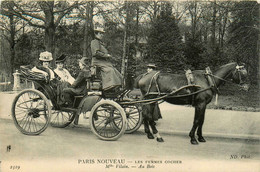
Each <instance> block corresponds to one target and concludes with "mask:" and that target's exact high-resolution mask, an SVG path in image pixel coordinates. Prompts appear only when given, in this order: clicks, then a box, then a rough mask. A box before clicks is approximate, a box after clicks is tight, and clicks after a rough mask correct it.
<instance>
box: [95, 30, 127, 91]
mask: <svg viewBox="0 0 260 172" xmlns="http://www.w3.org/2000/svg"><path fill="white" fill-rule="evenodd" d="M94 32H95V39H94V40H92V41H91V52H92V63H91V65H92V66H98V67H101V77H102V86H103V90H105V91H106V90H111V89H113V88H116V87H119V86H121V85H122V82H123V78H122V75H121V74H120V73H119V71H118V70H116V69H115V68H114V67H113V65H112V63H111V60H112V59H113V57H112V56H111V55H110V54H108V51H107V49H106V48H105V46H104V43H103V42H102V41H101V39H102V38H103V34H104V30H103V29H102V28H97V29H95V30H94Z"/></svg>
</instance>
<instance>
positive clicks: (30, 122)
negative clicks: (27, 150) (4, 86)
mask: <svg viewBox="0 0 260 172" xmlns="http://www.w3.org/2000/svg"><path fill="white" fill-rule="evenodd" d="M50 115H51V105H50V103H49V100H48V99H47V98H46V97H45V95H44V94H43V93H41V92H40V91H38V90H32V89H28V90H23V91H22V92H20V93H19V94H18V95H17V96H16V97H15V99H14V101H13V105H12V118H13V120H14V124H15V126H16V127H17V129H18V130H19V131H21V132H22V133H23V134H26V135H38V134H40V133H42V132H43V131H44V130H46V128H47V127H48V124H49V122H50Z"/></svg>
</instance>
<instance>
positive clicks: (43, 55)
mask: <svg viewBox="0 0 260 172" xmlns="http://www.w3.org/2000/svg"><path fill="white" fill-rule="evenodd" d="M39 60H41V61H44V62H49V61H52V60H53V58H52V54H51V53H50V52H48V51H45V52H42V53H41V54H40V58H39Z"/></svg>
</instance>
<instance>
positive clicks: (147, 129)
mask: <svg viewBox="0 0 260 172" xmlns="http://www.w3.org/2000/svg"><path fill="white" fill-rule="evenodd" d="M144 132H145V133H146V134H147V138H148V139H154V136H153V134H152V133H151V131H150V128H149V121H148V120H147V119H146V118H144Z"/></svg>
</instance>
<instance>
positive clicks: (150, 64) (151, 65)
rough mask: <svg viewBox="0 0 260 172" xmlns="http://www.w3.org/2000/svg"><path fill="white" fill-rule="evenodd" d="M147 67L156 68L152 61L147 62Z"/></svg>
mask: <svg viewBox="0 0 260 172" xmlns="http://www.w3.org/2000/svg"><path fill="white" fill-rule="evenodd" d="M147 67H149V68H153V69H155V68H156V65H155V64H154V63H149V64H148V65H147Z"/></svg>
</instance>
